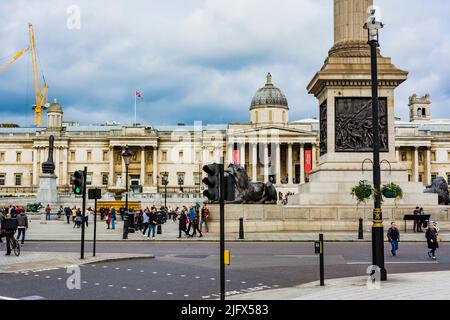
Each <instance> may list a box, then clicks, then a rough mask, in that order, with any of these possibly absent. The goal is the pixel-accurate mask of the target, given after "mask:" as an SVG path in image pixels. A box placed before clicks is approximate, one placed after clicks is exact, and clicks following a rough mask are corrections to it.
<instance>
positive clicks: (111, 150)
mask: <svg viewBox="0 0 450 320" xmlns="http://www.w3.org/2000/svg"><path fill="white" fill-rule="evenodd" d="M108 184H109V186H111V187H112V186H114V147H109V175H108Z"/></svg>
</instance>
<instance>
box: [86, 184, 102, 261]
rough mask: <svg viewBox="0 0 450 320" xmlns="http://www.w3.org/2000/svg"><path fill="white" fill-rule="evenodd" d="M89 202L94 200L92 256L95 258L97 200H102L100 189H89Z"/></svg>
mask: <svg viewBox="0 0 450 320" xmlns="http://www.w3.org/2000/svg"><path fill="white" fill-rule="evenodd" d="M88 198H89V199H90V200H92V199H94V200H95V202H94V247H93V256H94V257H95V249H96V244H97V200H98V199H101V198H102V190H100V189H90V190H89V196H88Z"/></svg>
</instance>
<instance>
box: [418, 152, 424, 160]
mask: <svg viewBox="0 0 450 320" xmlns="http://www.w3.org/2000/svg"><path fill="white" fill-rule="evenodd" d="M419 162H423V153H422V152H419Z"/></svg>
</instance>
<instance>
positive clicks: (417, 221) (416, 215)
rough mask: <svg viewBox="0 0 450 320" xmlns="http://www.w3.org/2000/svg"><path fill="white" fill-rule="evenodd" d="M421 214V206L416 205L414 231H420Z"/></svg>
mask: <svg viewBox="0 0 450 320" xmlns="http://www.w3.org/2000/svg"><path fill="white" fill-rule="evenodd" d="M419 214H420V208H419V207H416V208H415V209H414V211H413V215H414V226H413V231H414V232H419V224H420V221H419Z"/></svg>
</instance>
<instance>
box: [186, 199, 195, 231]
mask: <svg viewBox="0 0 450 320" xmlns="http://www.w3.org/2000/svg"><path fill="white" fill-rule="evenodd" d="M188 218H189V226H188V229H187V233H188V234H190V231H191V229H193V228H194V219H195V209H194V207H193V206H192V205H189V212H188Z"/></svg>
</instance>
